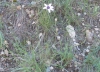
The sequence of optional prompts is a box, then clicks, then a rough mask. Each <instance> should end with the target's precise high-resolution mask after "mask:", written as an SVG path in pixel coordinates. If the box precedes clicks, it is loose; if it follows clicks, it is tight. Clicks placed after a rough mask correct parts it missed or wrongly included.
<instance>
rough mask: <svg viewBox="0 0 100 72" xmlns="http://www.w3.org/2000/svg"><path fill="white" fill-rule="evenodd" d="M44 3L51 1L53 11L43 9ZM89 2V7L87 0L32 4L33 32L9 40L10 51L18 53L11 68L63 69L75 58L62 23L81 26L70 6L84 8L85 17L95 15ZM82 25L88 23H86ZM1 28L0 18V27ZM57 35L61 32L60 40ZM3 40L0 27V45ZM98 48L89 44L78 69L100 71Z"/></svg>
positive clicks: (33, 71) (24, 71)
mask: <svg viewBox="0 0 100 72" xmlns="http://www.w3.org/2000/svg"><path fill="white" fill-rule="evenodd" d="M44 3H46V4H49V3H52V5H53V6H54V11H53V12H51V13H48V11H47V10H43V7H44ZM7 6H9V5H7ZM93 6H94V7H93V9H91V4H88V0H81V1H78V2H77V1H75V0H43V1H42V2H41V4H39V6H37V7H36V8H37V9H36V10H37V12H38V13H37V15H38V17H37V21H38V23H37V24H36V25H35V27H34V26H33V27H34V28H33V29H32V30H34V31H33V32H35V33H33V34H30V35H31V37H29V39H25V40H24V41H23V42H22V41H18V40H16V39H15V38H14V41H13V40H12V41H13V44H12V46H13V48H14V50H13V51H11V53H15V54H17V55H18V57H15V58H14V59H15V60H16V61H17V63H18V66H17V67H15V68H13V69H12V71H11V72H49V70H48V67H50V66H52V67H54V68H55V69H56V68H58V69H60V70H61V69H66V67H67V66H68V65H69V64H70V63H71V61H72V60H73V59H75V57H74V53H73V50H74V49H73V45H72V43H71V44H70V38H69V37H68V34H67V31H66V26H67V25H69V24H71V25H72V26H77V28H78V27H80V26H81V25H80V22H81V21H80V18H81V16H77V14H76V12H78V11H77V10H76V11H75V10H74V9H73V8H74V7H75V8H77V7H80V9H82V13H84V12H86V13H87V14H88V15H89V17H94V18H95V17H96V16H97V14H98V6H97V5H93ZM11 8H13V7H11ZM33 9H34V7H33ZM87 9H88V10H87ZM16 10H17V9H16ZM55 18H57V21H55ZM32 21H33V20H32ZM30 26H31V25H30ZM86 26H88V24H87V25H86ZM2 28H3V27H2V23H1V21H0V29H2ZM30 28H31V27H30ZM56 28H58V29H59V30H62V33H61V31H56ZM86 28H90V27H86ZM80 29H81V28H79V30H78V31H80ZM30 32H31V31H30ZM41 32H42V33H43V37H41V38H39V33H41ZM84 34H85V33H84ZM57 35H59V36H61V40H57V39H56V36H57ZM26 38H28V37H26ZM26 40H30V41H32V44H31V45H27V43H26ZM3 43H4V35H3V33H2V31H0V48H2V47H3V46H4V44H3ZM53 45H55V47H52V46H53ZM99 51H100V47H99V46H98V47H93V48H92V49H91V50H90V52H89V54H88V55H87V56H86V57H85V59H84V61H83V63H82V67H81V68H80V69H79V72H100V61H99V60H100V56H99V55H98V52H99Z"/></svg>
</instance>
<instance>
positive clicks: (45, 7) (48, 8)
mask: <svg viewBox="0 0 100 72" xmlns="http://www.w3.org/2000/svg"><path fill="white" fill-rule="evenodd" d="M43 9H46V10H48V12H49V13H51V11H54V7H53V6H52V4H51V3H50V4H44V7H43Z"/></svg>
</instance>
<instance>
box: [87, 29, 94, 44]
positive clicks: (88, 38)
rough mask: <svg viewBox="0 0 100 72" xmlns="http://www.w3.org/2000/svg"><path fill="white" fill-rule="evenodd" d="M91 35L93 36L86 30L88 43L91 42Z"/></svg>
mask: <svg viewBox="0 0 100 72" xmlns="http://www.w3.org/2000/svg"><path fill="white" fill-rule="evenodd" d="M92 36H93V34H92V32H91V31H90V30H86V39H87V41H88V42H89V43H91V42H92Z"/></svg>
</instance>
